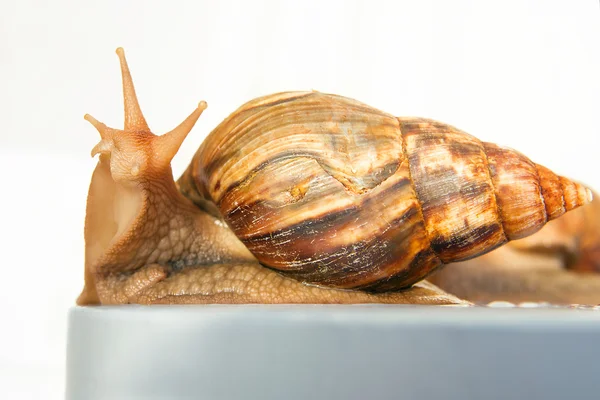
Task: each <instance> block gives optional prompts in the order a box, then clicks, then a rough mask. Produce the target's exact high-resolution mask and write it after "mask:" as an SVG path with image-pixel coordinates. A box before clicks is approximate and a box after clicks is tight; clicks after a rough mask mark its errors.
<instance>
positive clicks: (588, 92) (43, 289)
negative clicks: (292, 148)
mask: <svg viewBox="0 0 600 400" xmlns="http://www.w3.org/2000/svg"><path fill="white" fill-rule="evenodd" d="M169 4H170V2H160V3H159V2H148V1H146V2H141V1H140V2H128V3H126V4H125V3H124V2H120V1H104V2H97V3H95V4H91V2H90V3H89V4H88V3H85V2H68V1H64V0H60V1H59V0H56V1H53V2H42V1H39V2H32V1H13V2H8V1H3V2H2V3H0V110H1V111H0V122H1V125H0V171H2V172H1V174H2V177H1V179H2V185H3V186H2V187H3V189H2V191H1V194H2V197H1V200H0V202H1V206H2V208H1V209H2V228H3V229H2V231H1V235H2V236H1V238H0V239H1V243H2V247H1V249H2V250H3V270H2V285H1V289H0V307H1V310H0V312H1V313H2V317H3V318H2V319H3V324H2V326H3V329H2V330H1V331H0V332H1V339H2V340H1V343H2V349H1V350H0V397H1V398H10V399H19V398H32V399H37V398H46V399H58V398H61V397H62V395H63V387H64V354H65V332H66V312H67V308H68V307H69V306H70V305H72V304H73V302H74V299H75V298H76V296H77V294H78V293H79V290H80V288H81V285H82V274H83V272H82V268H83V240H82V229H83V226H82V225H83V217H84V207H85V195H86V192H87V184H88V182H89V177H90V174H91V171H92V169H93V167H94V165H95V160H92V159H91V158H89V151H90V150H91V148H92V147H93V145H95V144H96V143H97V141H98V137H97V133H96V132H95V130H94V129H93V128H92V127H91V126H89V124H88V123H86V122H85V121H84V120H83V118H82V116H83V114H84V113H86V112H89V113H90V114H92V115H94V116H95V117H96V118H98V119H100V120H102V121H104V122H106V123H107V124H109V125H113V126H116V127H118V126H120V124H122V105H121V99H120V96H121V93H120V90H121V88H120V78H119V68H118V63H117V57H116V55H115V54H114V49H115V48H116V47H117V46H123V47H124V48H125V49H126V52H127V56H128V59H129V63H130V67H131V69H132V73H133V76H134V80H135V82H136V84H137V88H138V95H139V97H140V100H141V103H142V107H143V110H144V112H145V114H146V117H147V119H148V121H149V124H150V126H151V127H152V128H153V129H154V130H155V132H156V133H162V132H164V131H166V130H168V129H171V128H172V127H173V126H175V125H176V124H178V123H179V122H180V121H181V120H182V118H183V117H185V116H186V115H187V114H188V113H189V112H190V111H191V110H192V109H193V108H194V107H195V106H196V104H197V102H198V101H199V100H201V99H204V100H206V101H207V102H208V104H209V108H208V109H207V110H206V112H205V113H204V115H203V116H202V117H201V119H200V121H199V123H198V125H197V127H196V129H194V131H193V132H192V134H191V135H190V136H189V137H188V139H187V140H186V142H185V143H184V146H183V148H182V149H181V151H180V154H179V155H178V156H177V157H176V159H175V161H174V170H175V173H176V174H179V173H180V172H181V171H182V170H183V168H184V167H185V166H186V165H187V163H188V162H189V160H190V158H191V156H192V154H193V153H194V151H195V150H196V148H197V146H198V145H199V144H200V142H201V141H202V138H203V137H204V135H206V134H207V132H209V131H210V129H212V128H213V127H215V126H216V125H217V124H218V122H220V121H221V120H222V119H223V118H224V117H225V116H227V115H228V114H229V113H230V112H232V111H234V110H235V108H236V107H238V106H239V105H241V104H242V103H243V102H245V101H247V100H249V99H251V98H253V97H256V96H258V95H262V94H267V93H270V92H275V91H281V90H304V89H317V90H320V91H324V92H332V93H337V94H342V95H346V96H350V97H354V98H356V99H358V100H361V101H363V102H365V103H367V104H370V105H372V106H375V107H378V108H381V109H383V110H385V111H387V112H390V113H394V114H397V115H420V116H426V117H431V118H436V119H439V120H442V121H445V122H448V123H451V124H453V125H456V126H458V127H460V128H461V129H464V130H466V131H468V132H470V133H472V134H474V135H476V136H478V137H479V138H481V139H482V140H486V141H493V142H497V143H499V144H504V145H509V146H510V147H513V148H516V149H518V150H520V151H522V152H523V153H525V154H526V155H528V156H530V157H531V158H532V159H533V160H535V161H536V162H539V163H541V164H545V165H546V166H548V167H550V168H552V169H554V170H555V171H557V172H559V173H562V174H565V175H568V176H572V177H576V178H578V179H580V180H582V181H585V182H588V183H589V184H590V185H592V186H594V187H596V188H600V176H598V173H597V171H598V165H597V158H598V156H597V149H598V145H599V139H598V137H599V136H600V135H599V134H600V119H599V118H598V110H600V73H599V71H600V18H599V17H600V10H599V5H598V1H597V0H580V1H566V0H565V1H548V0H540V1H529V2H525V1H516V0H515V1H502V2H499V1H453V2H448V1H419V2H416V1H405V2H389V3H384V2H376V1H372V0H371V1H366V2H357V1H353V2H351V1H345V2H341V1H339V2H320V1H303V2H297V3H291V2H275V1H273V2H261V1H256V0H255V1H248V2H241V1H240V2H226V1H220V2H201V1H189V2H186V3H182V2H178V3H177V4H178V5H177V6H173V5H169Z"/></svg>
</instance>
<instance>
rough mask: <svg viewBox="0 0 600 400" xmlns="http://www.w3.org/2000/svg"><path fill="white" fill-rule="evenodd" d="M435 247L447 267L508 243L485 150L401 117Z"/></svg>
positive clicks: (451, 131)
mask: <svg viewBox="0 0 600 400" xmlns="http://www.w3.org/2000/svg"><path fill="white" fill-rule="evenodd" d="M399 121H400V123H401V127H400V129H401V131H402V136H403V139H404V142H405V145H406V153H407V157H408V161H409V165H410V174H411V176H412V179H413V182H414V185H415V189H416V192H417V197H418V199H419V203H420V204H421V209H422V212H423V218H424V220H425V226H426V229H427V235H428V237H429V239H430V241H431V247H432V249H433V251H434V252H435V253H436V254H437V255H438V257H439V258H440V259H441V260H442V261H443V262H444V263H449V262H455V261H461V260H466V259H469V258H472V257H475V256H478V255H480V254H483V253H486V252H488V251H490V250H492V249H494V248H496V247H498V246H500V245H502V244H504V243H505V242H506V240H507V239H506V236H505V235H504V232H503V229H502V225H501V223H500V218H499V215H498V210H497V205H496V199H495V195H494V187H493V185H492V182H491V178H490V173H489V170H488V166H487V161H486V156H485V153H484V149H483V145H482V144H481V142H480V141H479V140H477V139H476V138H474V137H473V136H471V135H469V134H467V133H465V132H462V131H460V130H458V129H456V128H454V127H451V126H449V125H446V124H442V123H439V122H437V121H432V120H426V119H422V118H399Z"/></svg>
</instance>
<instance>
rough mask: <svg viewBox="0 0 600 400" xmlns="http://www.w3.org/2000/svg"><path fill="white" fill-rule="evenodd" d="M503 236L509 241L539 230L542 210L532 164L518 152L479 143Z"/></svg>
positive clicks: (537, 180)
mask: <svg viewBox="0 0 600 400" xmlns="http://www.w3.org/2000/svg"><path fill="white" fill-rule="evenodd" d="M483 146H484V148H485V152H486V155H487V159H488V166H489V169H490V173H491V177H492V183H493V185H494V189H495V193H496V202H497V204H498V210H499V212H500V219H501V221H502V226H503V228H504V233H505V234H506V236H507V237H508V239H509V240H514V239H520V238H523V237H525V236H529V235H531V234H533V233H535V232H537V231H538V230H540V229H541V228H542V227H543V226H544V224H545V223H546V208H545V204H544V199H543V198H542V189H541V187H540V182H539V179H538V173H537V169H536V167H535V164H534V163H533V162H531V160H529V159H528V158H527V157H525V156H524V155H522V154H521V153H519V152H517V151H515V150H512V149H507V148H502V147H499V146H497V145H495V144H493V143H483Z"/></svg>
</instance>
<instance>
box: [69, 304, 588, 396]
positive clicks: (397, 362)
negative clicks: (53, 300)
mask: <svg viewBox="0 0 600 400" xmlns="http://www.w3.org/2000/svg"><path fill="white" fill-rule="evenodd" d="M599 373H600V312H599V311H592V310H572V309H489V308H478V307H473V308H462V307H461V308H457V307H435V306H389V305H388V306H385V305H355V306H353V305H343V306H323V305H314V306H313V305H308V306H307V305H298V306H296V305H289V306H271V305H245V306H230V305H213V306H152V307H140V306H120V307H95V308H91V307H90V308H82V307H76V308H73V309H72V310H71V311H70V318H69V339H68V357H67V399H69V400H76V399H77V400H79V399H81V400H83V399H85V400H95V399H138V398H139V399H289V400H291V399H328V400H330V399H461V400H463V399H502V400H504V399H545V400H549V399H561V400H562V399H599V398H600V375H599Z"/></svg>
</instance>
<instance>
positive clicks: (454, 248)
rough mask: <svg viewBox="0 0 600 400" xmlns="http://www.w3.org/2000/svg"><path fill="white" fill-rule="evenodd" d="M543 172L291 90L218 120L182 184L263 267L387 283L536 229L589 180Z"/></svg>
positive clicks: (482, 146)
mask: <svg viewBox="0 0 600 400" xmlns="http://www.w3.org/2000/svg"><path fill="white" fill-rule="evenodd" d="M514 165H518V166H519V167H518V168H517V169H518V172H514V171H513V169H514V167H513V166H514ZM538 171H541V172H538ZM547 172H549V171H547V170H545V169H543V168H542V167H539V166H536V165H535V164H533V163H531V162H530V161H529V160H528V159H526V158H525V157H523V156H521V155H520V154H518V153H516V152H514V151H511V150H506V149H502V148H499V147H497V146H495V145H492V144H487V143H482V142H480V141H479V140H478V139H476V138H474V137H472V136H470V135H468V134H466V133H464V132H461V131H459V130H457V129H455V128H453V127H451V126H449V125H445V124H441V123H438V122H435V121H431V120H425V119H419V118H396V117H394V116H392V115H389V114H386V113H383V112H381V111H379V110H376V109H374V108H371V107H369V106H367V105H365V104H362V103H359V102H357V101H354V100H351V99H348V98H344V97H341V96H333V95H327V94H322V93H318V92H289V93H280V94H276V95H272V96H266V97H263V98H259V99H256V100H253V101H251V102H249V103H247V104H245V105H244V106H242V107H241V108H240V109H238V110H237V111H236V112H234V113H233V114H232V115H231V116H229V117H228V118H227V119H226V120H225V121H223V122H222V123H221V124H220V125H219V126H218V127H217V128H216V129H215V130H214V131H213V132H211V134H210V135H209V136H208V137H207V139H206V140H205V141H204V143H203V145H202V146H201V148H200V149H199V150H198V152H197V154H196V156H195V157H194V161H193V162H192V164H191V165H190V167H189V168H188V170H187V171H186V172H185V173H184V175H183V176H182V177H181V178H180V180H179V185H180V188H181V190H182V192H183V193H184V194H186V195H187V196H188V197H189V198H190V199H192V200H193V201H195V202H196V203H200V202H202V201H204V200H203V199H208V200H210V201H211V202H213V203H214V204H215V205H216V206H217V207H218V209H219V211H220V213H221V215H222V216H223V218H224V220H225V221H226V222H227V224H228V225H229V226H230V227H231V229H232V230H233V231H234V232H235V233H236V235H237V236H238V238H240V239H241V240H242V242H243V243H244V244H245V245H246V246H247V247H248V249H249V250H250V251H251V252H252V253H253V254H254V255H255V256H256V257H257V258H258V260H259V261H260V262H261V263H262V264H264V265H266V266H268V267H271V268H274V269H277V270H280V271H282V272H285V273H287V274H288V275H291V276H294V277H296V278H297V279H299V280H302V281H305V282H311V283H316V284H319V285H326V286H334V287H342V288H364V289H368V290H376V291H381V290H390V289H399V288H403V287H407V286H410V285H412V284H413V283H415V282H417V281H419V280H421V279H423V278H424V277H425V276H426V275H428V274H429V273H430V272H432V271H433V270H434V269H435V268H437V267H438V266H440V265H442V264H443V263H449V262H453V261H457V260H463V259H468V258H471V257H474V256H477V255H479V254H483V253H485V252H488V251H490V250H492V249H493V248H495V247H497V246H500V245H502V244H503V243H505V242H506V241H507V240H511V239H515V238H517V237H522V236H524V235H528V234H530V233H533V232H534V231H535V230H537V229H539V227H541V226H542V225H543V224H544V223H545V222H546V220H547V219H550V217H548V216H549V215H552V216H553V217H554V215H555V214H556V215H557V214H558V211H556V210H555V208H556V206H555V203H556V204H558V200H557V199H558V196H559V194H560V195H562V193H564V194H565V195H564V196H562V197H561V198H564V199H565V200H564V202H563V203H564V204H565V207H566V205H567V204H571V203H573V204H575V203H581V201H580V200H581V196H582V193H585V190H584V189H581V188H579V187H578V186H577V185H575V184H573V185H571V184H570V181H566V180H565V182H564V183H563V179H562V178H558V177H556V176H555V175H553V174H552V177H554V178H552V177H551V179H550V180H549V178H548V179H547V178H546V177H545V175H544V174H546V173H547ZM549 176H550V175H549ZM511 179H512V181H511ZM528 179H532V180H534V181H535V182H534V183H530V182H529V180H528ZM521 181H526V182H525V183H523V184H520V186H522V187H523V190H521V191H519V193H522V195H523V196H525V198H526V199H527V200H524V201H516V202H515V201H514V197H515V196H516V193H517V192H515V190H516V189H515V187H516V186H515V185H516V183H511V182H521ZM557 181H558V182H559V185H558V186H557V185H556V184H555V183H556V182H557ZM532 182H533V181H532ZM548 182H551V183H548ZM558 188H560V191H559V190H558ZM582 190H583V192H582ZM536 191H537V192H536ZM535 193H537V200H531V199H529V197H531V194H535ZM542 193H543V195H544V196H549V199H550V201H547V200H546V201H545V200H544V199H542V195H541V194H542ZM573 193H575V195H576V196H575V197H574V195H573ZM534 197H535V196H534ZM567 197H569V200H567ZM553 202H554V203H553ZM561 204H562V203H561ZM532 207H533V208H535V210H533V209H531V210H530V208H532ZM536 207H537V208H536ZM540 207H541V208H540ZM566 208H568V207H566ZM547 210H550V211H547ZM553 213H554V214H553ZM542 216H543V218H542ZM532 219H533V220H535V221H534V222H531V220H532ZM538 225H539V227H538Z"/></svg>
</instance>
